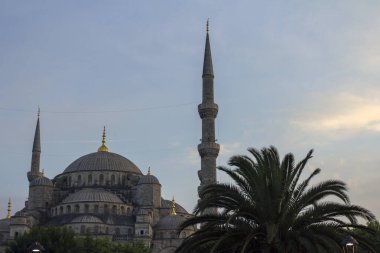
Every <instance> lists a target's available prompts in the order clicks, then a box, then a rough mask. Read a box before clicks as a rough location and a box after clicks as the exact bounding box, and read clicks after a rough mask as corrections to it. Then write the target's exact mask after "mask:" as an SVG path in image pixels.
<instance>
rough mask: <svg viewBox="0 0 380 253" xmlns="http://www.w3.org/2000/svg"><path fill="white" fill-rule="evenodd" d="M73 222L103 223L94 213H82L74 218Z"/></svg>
mask: <svg viewBox="0 0 380 253" xmlns="http://www.w3.org/2000/svg"><path fill="white" fill-rule="evenodd" d="M71 223H103V222H102V221H101V220H100V219H99V218H98V217H95V216H92V215H82V216H79V217H76V218H74V219H73V220H72V221H71Z"/></svg>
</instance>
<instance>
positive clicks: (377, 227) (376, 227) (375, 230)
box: [353, 220, 380, 253]
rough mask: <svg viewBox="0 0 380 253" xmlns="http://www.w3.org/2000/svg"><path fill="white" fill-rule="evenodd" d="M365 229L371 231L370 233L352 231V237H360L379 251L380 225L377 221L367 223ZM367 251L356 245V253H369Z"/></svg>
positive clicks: (357, 230)
mask: <svg viewBox="0 0 380 253" xmlns="http://www.w3.org/2000/svg"><path fill="white" fill-rule="evenodd" d="M367 227H368V228H369V229H371V230H372V231H371V232H368V231H362V230H359V229H353V233H354V234H355V235H354V237H355V238H356V237H362V238H364V239H366V240H367V241H369V242H372V243H373V244H374V247H375V248H376V249H380V223H379V221H377V220H373V221H370V222H367ZM369 252H370V251H369V250H366V249H365V248H363V247H362V245H361V244H359V245H358V253H369Z"/></svg>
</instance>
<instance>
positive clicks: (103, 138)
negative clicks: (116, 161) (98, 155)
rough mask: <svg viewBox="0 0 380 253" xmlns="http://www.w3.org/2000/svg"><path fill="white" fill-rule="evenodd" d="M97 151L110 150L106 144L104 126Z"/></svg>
mask: <svg viewBox="0 0 380 253" xmlns="http://www.w3.org/2000/svg"><path fill="white" fill-rule="evenodd" d="M98 152H110V150H109V149H108V147H107V146H106V126H104V127H103V134H102V146H100V147H99V148H98Z"/></svg>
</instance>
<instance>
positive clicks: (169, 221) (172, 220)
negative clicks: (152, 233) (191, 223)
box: [155, 215, 186, 231]
mask: <svg viewBox="0 0 380 253" xmlns="http://www.w3.org/2000/svg"><path fill="white" fill-rule="evenodd" d="M185 220H186V218H185V217H183V216H181V215H168V216H165V217H164V218H162V219H161V220H160V221H159V222H158V223H157V225H156V226H155V230H156V231H157V230H177V229H178V228H179V226H180V225H181V224H182V223H183V222H184V221H185Z"/></svg>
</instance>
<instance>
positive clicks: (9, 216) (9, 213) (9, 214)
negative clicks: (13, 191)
mask: <svg viewBox="0 0 380 253" xmlns="http://www.w3.org/2000/svg"><path fill="white" fill-rule="evenodd" d="M11 211H12V202H11V198H9V200H8V212H7V219H8V220H10V219H11Z"/></svg>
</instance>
